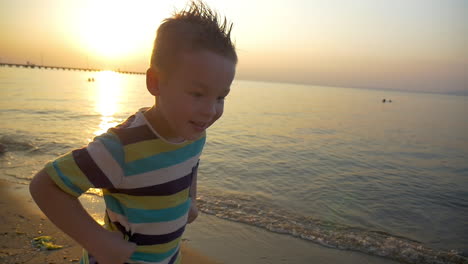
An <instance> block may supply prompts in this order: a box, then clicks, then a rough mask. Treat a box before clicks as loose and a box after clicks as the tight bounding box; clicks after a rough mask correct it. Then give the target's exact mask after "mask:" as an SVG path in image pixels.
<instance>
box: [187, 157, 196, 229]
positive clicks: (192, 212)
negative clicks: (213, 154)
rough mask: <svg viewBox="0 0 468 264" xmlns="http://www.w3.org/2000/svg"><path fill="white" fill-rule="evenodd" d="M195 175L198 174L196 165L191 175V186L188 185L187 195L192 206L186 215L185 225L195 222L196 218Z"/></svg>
mask: <svg viewBox="0 0 468 264" xmlns="http://www.w3.org/2000/svg"><path fill="white" fill-rule="evenodd" d="M197 174H198V165H197V169H195V170H194V172H193V175H192V184H191V185H190V190H189V195H190V198H191V199H192V204H191V206H190V211H189V215H188V220H187V223H189V224H190V223H192V222H193V221H195V218H197V216H198V208H197Z"/></svg>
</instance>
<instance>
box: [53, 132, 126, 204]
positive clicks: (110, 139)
mask: <svg viewBox="0 0 468 264" xmlns="http://www.w3.org/2000/svg"><path fill="white" fill-rule="evenodd" d="M123 162H124V152H123V148H122V145H121V144H120V141H119V140H118V138H117V136H115V135H113V134H112V133H106V134H103V135H101V136H99V137H96V138H95V139H94V140H93V141H92V142H91V143H89V144H88V146H86V147H84V148H81V149H76V150H73V151H71V152H69V153H67V154H65V155H63V156H61V157H59V158H57V159H56V160H54V161H51V162H49V163H48V164H47V165H46V166H45V171H46V172H47V174H48V175H49V176H50V177H51V179H52V180H53V181H54V182H55V184H57V186H58V187H59V188H60V189H62V190H63V191H65V192H67V193H69V194H70V195H72V196H75V197H78V196H80V195H81V194H83V193H85V192H86V191H87V190H88V189H89V188H102V189H110V188H115V187H116V186H117V185H118V184H119V183H120V182H121V180H122V178H123V169H122V166H123Z"/></svg>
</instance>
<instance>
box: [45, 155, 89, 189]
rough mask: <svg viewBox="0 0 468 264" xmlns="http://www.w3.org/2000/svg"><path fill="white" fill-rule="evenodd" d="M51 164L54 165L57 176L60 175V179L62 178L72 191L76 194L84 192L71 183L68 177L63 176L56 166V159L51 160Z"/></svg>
mask: <svg viewBox="0 0 468 264" xmlns="http://www.w3.org/2000/svg"><path fill="white" fill-rule="evenodd" d="M52 166H53V167H54V169H55V171H56V172H57V174H58V176H59V177H60V179H62V181H63V183H64V184H65V185H66V186H67V187H68V188H70V189H71V190H72V191H74V192H76V193H78V194H80V195H81V194H82V193H84V191H83V190H81V188H80V187H78V186H76V185H75V184H73V182H72V181H70V179H68V177H67V176H65V175H64V174H63V173H62V171H61V170H60V168H59V167H58V166H57V160H55V161H54V162H52Z"/></svg>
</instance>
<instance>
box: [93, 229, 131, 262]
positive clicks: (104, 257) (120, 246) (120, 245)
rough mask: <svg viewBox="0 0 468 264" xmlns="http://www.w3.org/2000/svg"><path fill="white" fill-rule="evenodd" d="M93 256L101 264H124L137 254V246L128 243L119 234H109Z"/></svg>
mask: <svg viewBox="0 0 468 264" xmlns="http://www.w3.org/2000/svg"><path fill="white" fill-rule="evenodd" d="M103 239H104V240H101V241H102V242H101V243H100V246H99V247H98V248H96V252H95V253H94V254H93V256H94V257H95V258H96V260H97V262H98V263H99V264H123V263H125V262H126V261H128V260H129V259H130V256H131V255H132V254H133V252H135V249H136V244H135V243H131V242H128V241H126V240H125V239H123V238H122V234H121V233H119V232H109V231H107V234H106V235H105V238H103Z"/></svg>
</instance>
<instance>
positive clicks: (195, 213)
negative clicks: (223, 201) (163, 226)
mask: <svg viewBox="0 0 468 264" xmlns="http://www.w3.org/2000/svg"><path fill="white" fill-rule="evenodd" d="M197 217H198V208H197V200H195V199H192V204H191V205H190V209H189V213H188V219H187V224H190V223H192V222H193V221H195V218H197Z"/></svg>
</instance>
